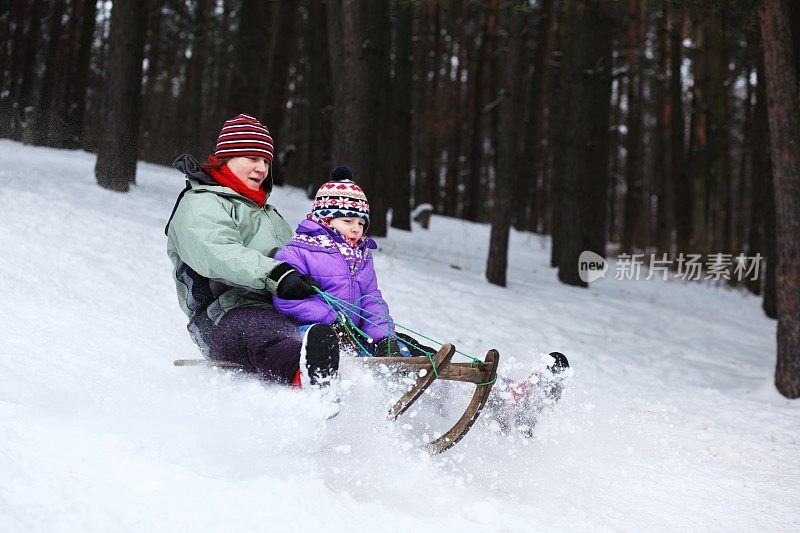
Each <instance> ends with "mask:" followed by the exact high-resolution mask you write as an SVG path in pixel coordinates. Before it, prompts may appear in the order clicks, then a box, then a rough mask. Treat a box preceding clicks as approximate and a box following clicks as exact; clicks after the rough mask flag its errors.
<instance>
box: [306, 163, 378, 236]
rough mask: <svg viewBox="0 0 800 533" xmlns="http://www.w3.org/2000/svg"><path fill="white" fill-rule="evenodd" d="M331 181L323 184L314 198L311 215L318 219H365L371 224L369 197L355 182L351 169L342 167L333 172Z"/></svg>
mask: <svg viewBox="0 0 800 533" xmlns="http://www.w3.org/2000/svg"><path fill="white" fill-rule="evenodd" d="M330 177H331V181H328V182H326V183H323V184H322V186H321V187H320V188H319V190H318V191H317V194H316V195H315V196H314V207H313V209H312V211H311V214H312V215H313V216H315V217H317V218H320V219H322V218H339V217H353V218H363V219H364V220H365V221H366V222H367V224H369V203H368V202H367V195H366V194H364V191H363V190H362V189H361V187H359V186H358V185H356V184H355V182H354V181H353V172H352V171H351V170H350V168H349V167H346V166H340V167H336V168H335V169H333V172H331V176H330Z"/></svg>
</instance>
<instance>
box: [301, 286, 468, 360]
mask: <svg viewBox="0 0 800 533" xmlns="http://www.w3.org/2000/svg"><path fill="white" fill-rule="evenodd" d="M314 290H315V291H317V293H319V295H320V296H321V297H322V299H323V300H324V301H325V303H327V304H328V307H330V308H331V310H332V311H333V312H334V313H337V314H338V313H340V312H341V313H342V314H344V315H345V318H346V319H347V322H346V326H348V327H351V328H352V329H354V330H355V331H357V332H358V333H359V335H362V336H363V337H364V338H368V337H369V335H367V334H366V333H364V332H363V331H362V330H361V329H359V328H358V327H357V326H356V325H355V324H353V322H352V320H350V319H349V318H348V317H347V311H350V312H355V311H354V310H357V312H356V314H357V315H358V316H359V317H361V318H362V319H363V320H365V321H367V322H368V323H370V324H372V325H374V326H377V325H378V324H376V323H375V322H373V321H372V320H370V318H369V316H371V317H373V318H381V319H383V320H384V321H386V322H389V321H390V320H389V313H388V312H387V313H386V315H385V316H381V315H379V314H377V313H375V312H373V311H370V310H369V309H364V308H363V307H359V306H358V305H356V304H355V303H353V304H351V303H350V302H348V301H347V300H342V299H340V298H337V297H336V296H333V295H332V294H328V293H327V292H325V291H323V290H321V289H318V288H317V287H314ZM362 298H363V296H362ZM360 299H361V298H359V300H360ZM359 300H356V302H358V301H359ZM391 322H392V324H394V326H395V328H401V329H403V330H405V331H408V332H409V333H411V334H413V335H415V336H417V337H421V338H423V339H425V340H428V341H431V342H434V343H436V344H438V345H440V346H441V345H443V344H444V343H443V342H441V341H438V340H436V339H432V338H430V337H428V336H427V335H424V334H423V333H420V332H419V331H414V330H413V329H411V328H409V327H406V326H404V325H402V324H399V323H397V322H395V321H391ZM406 344H409V345H410V346H411V347H412V348H416V349H418V350H420V351H421V352H424V353H425V354H426V355H427V357H428V359H430V360H431V362H432V360H433V359H432V358H433V355H434V354H432V353H428V352H427V350H424V349H423V348H422V347H421V346H417V345H415V344H413V343H406ZM359 346H361V345H360V343H359ZM361 348H362V349H363V346H361ZM456 353H458V354H461V355H463V356H464V357H466V358H467V359H469V360H470V361H471V362H472V363H473V364H478V363H482V362H483V361H482V360H480V359H478V358H477V357H473V356H471V355H469V354H466V353H464V352H462V351H460V350H456ZM435 368H436V366H435V365H434V371H435Z"/></svg>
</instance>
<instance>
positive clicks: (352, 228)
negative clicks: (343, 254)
mask: <svg viewBox="0 0 800 533" xmlns="http://www.w3.org/2000/svg"><path fill="white" fill-rule="evenodd" d="M330 225H331V227H332V228H336V229H337V230H339V232H340V233H341V234H342V235H344V236H345V237H347V238H348V239H352V240H354V241H357V240H358V239H360V238H361V236H362V235H364V219H363V218H358V217H339V218H333V219H331V222H330Z"/></svg>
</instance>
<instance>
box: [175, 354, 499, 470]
mask: <svg viewBox="0 0 800 533" xmlns="http://www.w3.org/2000/svg"><path fill="white" fill-rule="evenodd" d="M455 352H456V349H455V347H454V346H453V345H452V344H449V343H448V344H445V345H443V346H442V347H441V348H440V349H439V351H438V352H436V354H435V355H434V356H433V357H432V359H433V364H431V360H430V359H428V358H427V357H357V358H355V359H354V360H355V361H357V362H359V363H362V364H365V365H369V366H374V365H385V366H387V367H389V369H391V370H392V371H397V372H402V371H408V370H412V371H415V372H416V374H417V380H416V382H415V383H414V385H412V386H411V388H410V389H409V390H408V391H407V392H406V393H405V394H404V395H403V396H402V398H400V399H399V400H398V401H397V402H396V403H395V404H394V405H393V406H392V407H391V409H389V413H388V417H389V420H395V419H396V418H397V417H398V416H400V415H402V414H403V413H405V412H406V411H407V410H408V408H409V407H411V405H412V404H413V403H414V402H415V401H417V400H418V399H419V398H420V396H422V393H423V392H425V389H427V388H428V387H429V386H430V384H431V383H433V382H434V380H436V379H446V380H450V381H463V382H466V383H473V384H475V386H476V388H475V392H474V394H473V395H472V399H471V400H470V402H469V405H468V406H467V408H466V410H465V411H464V414H462V415H461V418H459V419H458V421H457V422H456V423H455V424H454V425H453V427H451V428H450V429H449V430H448V431H447V432H446V433H445V434H444V435H442V436H441V437H439V438H437V439H436V440H434V441H431V442H429V443H428V444H426V445H425V446H424V447H423V448H424V449H425V451H427V452H428V453H430V454H431V455H435V454H438V453H442V452H443V451H445V450H448V449H450V448H451V447H452V446H454V445H455V444H456V443H457V442H458V441H460V440H461V439H462V438H463V437H464V435H466V434H467V432H468V431H469V430H470V428H471V427H472V425H473V424H474V423H475V421H476V420H477V419H478V416H479V415H480V413H481V410H482V409H483V407H484V405H486V400H487V399H488V398H489V393H490V392H491V390H492V385H494V382H495V379H496V377H497V365H498V363H499V361H500V354H499V353H498V352H497V350H489V352H488V353H487V354H486V358H485V359H484V361H483V362H479V363H453V362H451V359H452V358H453V355H454V354H455ZM174 364H175V366H205V367H216V368H229V369H237V370H247V368H246V367H245V366H244V365H240V364H238V363H231V362H229V361H215V360H212V359H178V360H176V361H175V363H174ZM434 366H435V368H436V370H435V371H434Z"/></svg>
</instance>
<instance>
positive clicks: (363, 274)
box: [272, 219, 395, 342]
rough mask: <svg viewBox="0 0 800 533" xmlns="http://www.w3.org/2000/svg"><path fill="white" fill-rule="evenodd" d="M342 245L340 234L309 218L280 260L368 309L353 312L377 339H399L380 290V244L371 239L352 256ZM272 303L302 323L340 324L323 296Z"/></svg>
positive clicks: (356, 320)
mask: <svg viewBox="0 0 800 533" xmlns="http://www.w3.org/2000/svg"><path fill="white" fill-rule="evenodd" d="M337 242H338V243H340V244H341V243H343V242H344V237H342V235H341V234H340V233H339V232H338V231H336V230H335V229H333V228H330V227H328V226H325V225H324V224H321V223H319V222H316V221H313V220H309V219H306V220H304V221H303V222H301V223H300V225H299V226H297V230H296V232H295V235H294V237H292V239H291V240H290V241H289V242H288V243H287V244H286V246H284V247H283V249H281V250H280V251H279V252H278V253H277V254H276V255H275V259H277V260H279V261H285V262H287V263H289V264H290V265H292V266H293V267H294V268H295V269H297V271H298V272H300V273H302V274H309V275H311V276H312V277H313V278H314V279H316V280H317V281H319V284H320V289H322V290H323V291H325V292H326V293H328V294H330V295H332V296H335V297H336V298H340V299H342V300H346V301H347V302H349V303H351V304H355V305H357V306H358V307H361V308H363V309H365V310H367V311H368V312H364V311H359V310H358V309H355V310H353V312H350V313H348V314H349V317H350V318H351V319H352V320H353V323H354V324H355V325H356V326H358V327H359V328H361V329H362V330H364V332H365V333H366V334H367V335H369V336H370V337H371V338H372V339H373V341H375V342H378V341H380V340H382V339H384V338H386V337H387V336H389V335H392V336H394V335H395V332H394V321H393V320H392V319H391V317H390V316H389V306H388V305H386V301H385V300H384V299H383V296H382V295H381V291H380V290H378V278H377V276H376V275H375V268H374V265H373V262H372V250H374V249H375V248H377V247H378V245H377V244H375V241H373V240H372V239H370V238H365V239H363V242H361V244H359V245H358V248H357V249H349V250H348V251H347V252H346V253H347V254H348V257H345V256H344V255H343V254H342V251H340V246H337ZM351 251H352V256H351V255H350V252H351ZM272 301H273V304H274V305H275V308H276V309H277V310H278V311H280V312H281V313H282V314H284V315H286V316H289V317H291V318H292V319H294V320H295V321H296V322H297V323H299V324H316V323H323V324H332V323H333V322H334V321H335V320H336V313H334V312H333V311H332V310H331V308H330V307H329V306H328V304H327V303H326V302H325V301H324V300H323V299H322V297H321V296H319V295H317V296H313V297H311V298H306V299H305V300H282V299H280V298H278V297H277V296H273V298H272Z"/></svg>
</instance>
